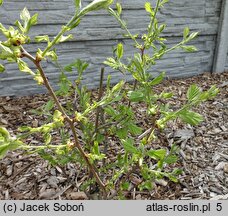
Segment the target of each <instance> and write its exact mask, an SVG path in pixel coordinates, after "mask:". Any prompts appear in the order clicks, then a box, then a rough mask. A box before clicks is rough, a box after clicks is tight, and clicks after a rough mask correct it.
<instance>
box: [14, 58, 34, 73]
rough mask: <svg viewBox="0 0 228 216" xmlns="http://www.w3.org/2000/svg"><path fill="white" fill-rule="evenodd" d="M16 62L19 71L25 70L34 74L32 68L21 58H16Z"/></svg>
mask: <svg viewBox="0 0 228 216" xmlns="http://www.w3.org/2000/svg"><path fill="white" fill-rule="evenodd" d="M17 64H18V68H19V70H20V71H22V72H26V73H29V74H31V75H33V76H35V73H34V72H32V70H31V69H30V68H29V67H28V64H27V63H26V62H24V61H22V60H21V59H17Z"/></svg>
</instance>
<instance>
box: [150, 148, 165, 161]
mask: <svg viewBox="0 0 228 216" xmlns="http://www.w3.org/2000/svg"><path fill="white" fill-rule="evenodd" d="M147 154H148V156H149V157H151V158H153V159H156V160H163V159H164V158H165V156H166V150H165V149H158V150H150V151H148V152H147Z"/></svg>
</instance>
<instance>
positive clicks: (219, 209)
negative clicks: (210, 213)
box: [216, 203, 222, 211]
mask: <svg viewBox="0 0 228 216" xmlns="http://www.w3.org/2000/svg"><path fill="white" fill-rule="evenodd" d="M216 210H217V211H222V203H217V207H216Z"/></svg>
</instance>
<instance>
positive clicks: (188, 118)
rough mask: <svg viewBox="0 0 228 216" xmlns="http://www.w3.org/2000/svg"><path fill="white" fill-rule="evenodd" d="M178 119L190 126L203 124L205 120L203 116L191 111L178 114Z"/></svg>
mask: <svg viewBox="0 0 228 216" xmlns="http://www.w3.org/2000/svg"><path fill="white" fill-rule="evenodd" d="M178 117H179V118H180V119H181V120H182V121H183V122H185V123H188V124H190V125H193V126H195V125H198V124H199V123H200V122H202V121H203V120H204V119H203V117H202V115H200V114H199V113H196V112H192V111H189V110H182V111H181V112H179V113H178Z"/></svg>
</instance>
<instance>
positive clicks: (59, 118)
mask: <svg viewBox="0 0 228 216" xmlns="http://www.w3.org/2000/svg"><path fill="white" fill-rule="evenodd" d="M53 121H54V122H57V121H63V116H62V113H61V112H60V111H59V110H55V112H54V114H53Z"/></svg>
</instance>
